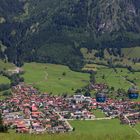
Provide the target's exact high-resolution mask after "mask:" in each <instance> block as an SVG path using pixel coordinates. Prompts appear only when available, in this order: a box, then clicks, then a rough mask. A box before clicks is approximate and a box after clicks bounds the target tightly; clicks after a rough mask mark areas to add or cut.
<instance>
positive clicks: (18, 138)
mask: <svg viewBox="0 0 140 140" xmlns="http://www.w3.org/2000/svg"><path fill="white" fill-rule="evenodd" d="M70 123H71V125H72V126H73V127H74V128H75V131H74V132H71V133H69V134H58V135H47V134H45V135H28V134H27V135H26V134H25V135H22V134H15V133H13V132H12V133H9V134H0V138H2V140H79V139H80V140H139V139H140V137H139V136H138V134H137V133H136V132H135V131H134V130H132V129H131V128H130V127H129V126H128V125H120V122H119V120H117V119H114V120H102V121H70Z"/></svg>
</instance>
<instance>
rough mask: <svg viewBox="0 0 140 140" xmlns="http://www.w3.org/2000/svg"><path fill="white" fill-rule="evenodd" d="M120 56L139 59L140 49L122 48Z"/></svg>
mask: <svg viewBox="0 0 140 140" xmlns="http://www.w3.org/2000/svg"><path fill="white" fill-rule="evenodd" d="M122 54H124V56H125V57H129V58H140V47H135V48H123V49H122ZM128 54H129V56H128Z"/></svg>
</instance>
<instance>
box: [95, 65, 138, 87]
mask: <svg viewBox="0 0 140 140" xmlns="http://www.w3.org/2000/svg"><path fill="white" fill-rule="evenodd" d="M116 70H117V73H116V72H115V71H114V70H113V69H111V68H108V67H100V68H98V70H97V74H96V82H97V83H107V84H108V85H109V86H110V87H111V86H113V87H115V89H118V88H123V89H126V90H127V89H128V88H129V87H131V86H132V83H131V82H129V81H127V80H126V79H125V78H124V77H125V76H127V78H128V79H130V80H133V81H134V82H135V83H136V84H137V86H138V87H140V72H135V73H131V72H129V71H128V70H127V69H126V68H116ZM103 75H104V76H105V79H103V78H102V77H103Z"/></svg>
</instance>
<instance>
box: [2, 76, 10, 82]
mask: <svg viewBox="0 0 140 140" xmlns="http://www.w3.org/2000/svg"><path fill="white" fill-rule="evenodd" d="M0 84H10V80H9V79H8V78H7V77H5V76H1V75H0Z"/></svg>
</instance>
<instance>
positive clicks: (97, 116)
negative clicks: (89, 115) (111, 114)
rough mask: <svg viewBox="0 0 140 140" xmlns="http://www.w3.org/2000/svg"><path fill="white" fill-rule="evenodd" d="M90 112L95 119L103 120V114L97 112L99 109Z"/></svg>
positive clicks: (99, 111)
mask: <svg viewBox="0 0 140 140" xmlns="http://www.w3.org/2000/svg"><path fill="white" fill-rule="evenodd" d="M92 112H93V114H94V115H95V117H96V118H103V117H105V114H104V113H103V112H102V111H101V110H99V109H97V110H93V111H92Z"/></svg>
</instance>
